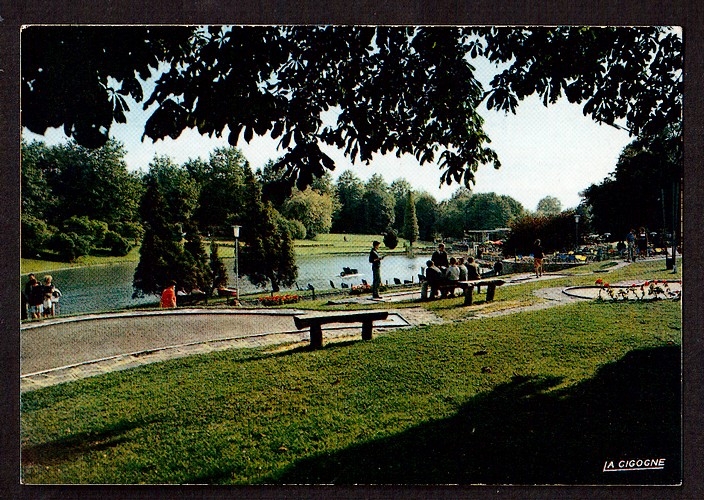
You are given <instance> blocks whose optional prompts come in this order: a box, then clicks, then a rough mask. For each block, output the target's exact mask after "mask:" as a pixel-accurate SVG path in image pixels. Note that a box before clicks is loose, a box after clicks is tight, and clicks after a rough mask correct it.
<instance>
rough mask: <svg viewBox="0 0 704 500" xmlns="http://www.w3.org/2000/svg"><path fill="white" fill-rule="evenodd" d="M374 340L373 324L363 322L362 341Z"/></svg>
mask: <svg viewBox="0 0 704 500" xmlns="http://www.w3.org/2000/svg"><path fill="white" fill-rule="evenodd" d="M371 339H372V322H371V321H364V322H362V340H371Z"/></svg>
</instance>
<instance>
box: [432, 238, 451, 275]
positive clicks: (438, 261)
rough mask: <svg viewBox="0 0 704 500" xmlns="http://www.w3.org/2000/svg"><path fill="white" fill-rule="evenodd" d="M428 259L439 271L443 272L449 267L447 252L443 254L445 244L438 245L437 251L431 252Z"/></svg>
mask: <svg viewBox="0 0 704 500" xmlns="http://www.w3.org/2000/svg"><path fill="white" fill-rule="evenodd" d="M430 259H431V260H432V261H433V262H434V263H435V265H436V266H438V267H439V268H440V269H441V270H443V271H444V270H445V269H447V268H448V266H449V265H450V261H449V260H448V258H447V252H445V244H444V243H440V244H439V245H438V249H437V250H435V251H434V252H433V255H432V257H430Z"/></svg>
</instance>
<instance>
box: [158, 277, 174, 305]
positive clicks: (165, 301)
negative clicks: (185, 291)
mask: <svg viewBox="0 0 704 500" xmlns="http://www.w3.org/2000/svg"><path fill="white" fill-rule="evenodd" d="M161 307H164V308H169V307H176V282H175V281H173V280H172V281H169V286H167V287H166V288H164V291H163V292H161Z"/></svg>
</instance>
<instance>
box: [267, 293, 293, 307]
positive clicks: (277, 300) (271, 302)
mask: <svg viewBox="0 0 704 500" xmlns="http://www.w3.org/2000/svg"><path fill="white" fill-rule="evenodd" d="M299 300H301V296H300V295H294V294H287V295H272V296H270V297H259V303H260V304H261V305H263V306H280V305H283V304H295V303H296V302H298V301H299Z"/></svg>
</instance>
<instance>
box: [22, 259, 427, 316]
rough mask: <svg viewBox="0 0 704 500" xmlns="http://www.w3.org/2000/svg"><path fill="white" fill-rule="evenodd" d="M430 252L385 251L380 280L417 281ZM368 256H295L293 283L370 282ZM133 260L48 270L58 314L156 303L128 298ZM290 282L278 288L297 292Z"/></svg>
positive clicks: (243, 286)
mask: <svg viewBox="0 0 704 500" xmlns="http://www.w3.org/2000/svg"><path fill="white" fill-rule="evenodd" d="M428 258H429V255H416V256H415V257H407V256H405V255H388V256H387V257H385V258H384V260H383V261H382V264H381V277H382V281H383V282H384V283H386V282H387V281H388V283H389V284H393V283H394V278H397V279H399V280H401V281H404V280H411V279H412V280H413V281H414V282H415V283H417V282H418V274H419V273H420V272H421V266H423V267H424V266H425V262H426V261H427V260H428ZM367 259H368V256H367V254H355V255H324V256H305V257H298V258H297V264H298V287H300V288H302V289H306V288H307V286H308V284H311V285H313V287H315V289H316V290H326V289H330V288H331V287H330V281H332V282H333V283H334V285H335V287H336V288H341V284H342V283H345V284H347V285H350V286H351V285H359V284H360V283H361V282H362V279H364V280H366V281H367V282H369V283H370V284H371V280H372V273H371V267H370V264H369V262H368V260H367ZM234 260H235V259H234V257H229V258H227V257H225V258H223V262H224V263H225V266H226V267H227V269H228V272H229V275H230V283H229V285H230V286H231V287H234V286H235V278H234V274H235V273H234ZM136 266H137V264H136V263H135V262H129V263H122V264H112V265H106V266H91V267H80V268H71V269H61V270H56V271H51V272H49V273H48V274H51V275H52V277H53V282H54V284H55V285H56V286H57V287H58V288H59V290H61V293H62V294H63V296H62V297H61V301H60V306H61V314H62V315H66V314H80V313H91V312H100V311H108V310H114V309H122V308H126V307H135V306H139V305H147V304H155V303H156V302H158V298H157V297H155V296H147V297H144V298H140V299H133V298H132V291H133V290H132V277H133V275H134V270H135V268H136ZM343 267H350V268H356V269H357V270H358V271H359V274H358V275H355V276H348V277H342V276H341V275H340V273H341V272H342V268H343ZM36 274H37V278H39V279H43V277H44V275H45V274H47V273H42V272H39V273H36ZM26 281H27V276H26V275H23V276H22V278H21V282H22V283H21V285H22V286H24V284H25V283H26ZM239 286H240V292H241V293H242V294H247V293H254V292H257V291H262V289H257V288H256V287H254V286H253V285H252V284H251V283H250V282H249V280H247V278H244V277H243V278H240V283H239ZM296 290H297V287H296V286H294V287H292V288H290V289H285V290H282V291H284V292H286V291H294V292H295V291H296Z"/></svg>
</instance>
